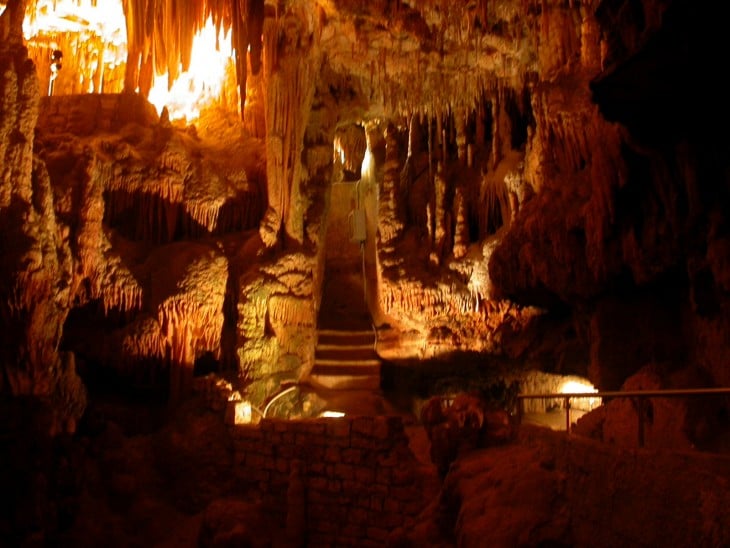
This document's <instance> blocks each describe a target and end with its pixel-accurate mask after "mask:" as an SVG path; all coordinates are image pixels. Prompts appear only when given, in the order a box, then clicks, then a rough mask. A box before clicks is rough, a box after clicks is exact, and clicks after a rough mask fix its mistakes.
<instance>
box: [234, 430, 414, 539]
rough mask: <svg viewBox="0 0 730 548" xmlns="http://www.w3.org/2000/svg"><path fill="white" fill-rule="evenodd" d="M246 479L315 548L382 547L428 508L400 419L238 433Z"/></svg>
mask: <svg viewBox="0 0 730 548" xmlns="http://www.w3.org/2000/svg"><path fill="white" fill-rule="evenodd" d="M230 428H231V431H232V435H233V438H234V448H235V457H236V463H237V464H238V466H237V468H236V469H237V471H238V477H237V478H236V479H237V480H239V481H240V482H242V483H243V484H247V485H249V486H250V487H252V489H253V490H254V491H255V492H257V493H258V494H259V495H260V496H261V499H262V502H263V504H264V506H265V507H266V508H268V509H269V511H270V512H272V513H274V514H275V516H274V517H276V518H277V521H280V522H281V523H286V528H287V534H288V535H290V536H291V538H297V539H301V540H302V541H304V542H306V543H307V545H310V546H335V545H336V546H382V545H383V543H384V541H385V539H386V537H387V536H388V534H389V533H390V531H392V530H393V529H395V528H397V527H399V526H402V525H405V524H410V523H412V522H413V521H414V518H415V516H417V515H418V514H419V513H420V512H421V510H423V508H424V507H425V505H426V503H427V502H428V501H427V500H424V499H425V497H424V496H423V490H422V484H421V480H422V479H423V478H422V477H420V475H419V473H418V470H419V463H418V462H417V459H416V457H415V456H414V454H413V453H412V452H411V450H410V449H409V447H408V438H407V436H406V433H405V430H404V427H403V422H402V420H401V418H400V417H395V416H378V417H343V418H336V419H308V420H295V421H282V420H271V419H264V420H262V421H261V422H260V423H259V424H257V425H238V426H231V427H230Z"/></svg>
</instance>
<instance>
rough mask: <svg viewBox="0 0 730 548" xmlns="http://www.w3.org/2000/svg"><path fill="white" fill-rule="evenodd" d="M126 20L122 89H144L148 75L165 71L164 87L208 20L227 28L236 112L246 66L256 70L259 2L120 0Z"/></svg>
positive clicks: (185, 61)
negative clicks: (236, 94) (233, 63)
mask: <svg viewBox="0 0 730 548" xmlns="http://www.w3.org/2000/svg"><path fill="white" fill-rule="evenodd" d="M123 7H124V13H125V15H126V20H127V48H128V52H129V54H128V60H127V77H126V81H125V88H126V89H129V90H136V89H139V90H140V92H142V93H143V94H144V95H146V94H147V93H148V92H149V89H150V85H151V80H152V77H153V73H156V74H157V75H162V74H168V75H169V80H168V85H169V86H170V87H172V84H173V83H174V81H175V80H176V78H177V76H178V75H179V74H180V72H185V71H187V69H188V67H189V66H190V59H191V52H192V47H193V38H194V36H195V34H196V33H197V32H199V31H200V30H201V29H202V28H203V27H204V26H205V23H206V21H207V20H208V19H211V20H212V22H213V24H214V25H215V27H216V30H217V31H220V30H221V29H222V30H224V31H225V32H229V31H230V32H231V41H232V45H233V50H234V53H235V59H236V76H237V79H238V86H239V92H240V93H239V96H240V98H241V112H243V106H244V103H245V100H246V93H245V90H246V79H247V75H248V65H250V67H251V72H252V73H253V74H254V75H255V74H258V72H259V70H260V68H261V54H262V47H263V45H262V42H261V34H262V29H263V21H264V0H123Z"/></svg>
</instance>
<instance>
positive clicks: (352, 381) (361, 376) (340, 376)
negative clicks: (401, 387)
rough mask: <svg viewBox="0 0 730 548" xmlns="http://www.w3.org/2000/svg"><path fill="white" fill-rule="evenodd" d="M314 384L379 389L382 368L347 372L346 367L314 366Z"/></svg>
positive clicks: (346, 388) (311, 380)
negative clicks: (332, 368) (333, 368)
mask: <svg viewBox="0 0 730 548" xmlns="http://www.w3.org/2000/svg"><path fill="white" fill-rule="evenodd" d="M310 382H311V383H312V384H313V385H316V386H320V387H324V388H329V389H332V390H379V389H380V368H379V367H378V368H376V369H370V370H362V368H358V369H357V370H356V371H351V372H349V373H345V371H344V368H342V367H337V368H335V370H334V371H332V370H331V369H330V368H329V367H328V366H321V367H318V366H317V365H315V366H314V368H313V369H312V374H311V375H310Z"/></svg>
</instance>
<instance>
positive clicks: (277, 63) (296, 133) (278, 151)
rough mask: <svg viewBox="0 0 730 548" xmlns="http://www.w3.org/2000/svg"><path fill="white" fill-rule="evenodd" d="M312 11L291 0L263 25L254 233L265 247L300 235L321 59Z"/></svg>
mask: <svg viewBox="0 0 730 548" xmlns="http://www.w3.org/2000/svg"><path fill="white" fill-rule="evenodd" d="M311 11H312V10H307V9H305V8H304V7H302V6H293V7H291V8H290V9H288V10H287V11H286V12H285V13H284V14H282V15H281V16H279V17H278V18H275V19H274V18H267V19H266V21H265V22H264V25H263V32H264V41H265V44H266V47H265V48H264V51H265V52H266V55H265V57H264V87H265V89H266V96H265V99H264V101H265V104H264V112H265V119H266V160H267V161H266V175H267V184H268V193H267V194H268V207H267V211H266V214H265V216H264V219H263V220H262V223H261V226H260V229H259V234H260V235H261V238H262V240H263V241H264V243H265V244H266V245H267V246H268V247H271V246H273V245H274V244H275V243H276V242H277V241H279V240H282V239H283V240H284V242H286V241H293V242H298V243H302V242H303V241H304V224H303V218H304V200H303V196H302V192H301V188H300V186H301V179H302V176H303V173H302V160H301V157H302V151H303V147H304V133H305V130H306V128H307V124H308V119H309V114H310V111H311V106H312V101H313V98H314V92H315V84H316V78H317V76H318V73H319V68H320V65H321V52H320V50H319V47H318V32H317V31H318V22H319V19H318V18H317V17H316V15H315V14H313V13H311ZM282 229H283V231H284V234H283V235H282V234H281V231H282Z"/></svg>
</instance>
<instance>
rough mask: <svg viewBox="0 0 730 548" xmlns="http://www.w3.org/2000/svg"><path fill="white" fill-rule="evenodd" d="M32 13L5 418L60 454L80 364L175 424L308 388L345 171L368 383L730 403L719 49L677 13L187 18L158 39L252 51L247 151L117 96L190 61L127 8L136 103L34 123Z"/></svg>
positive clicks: (729, 276) (80, 403)
mask: <svg viewBox="0 0 730 548" xmlns="http://www.w3.org/2000/svg"><path fill="white" fill-rule="evenodd" d="M27 3H30V2H24V1H18V0H13V1H10V2H8V3H7V5H6V9H5V11H4V13H3V14H2V15H1V16H0V68H1V69H2V70H0V92H1V93H0V96H1V97H2V103H0V158H1V159H2V165H1V166H0V169H1V170H2V178H1V179H0V256H2V265H1V266H0V281H1V282H2V283H1V285H0V292H1V294H0V311H1V312H0V322H2V323H1V324H0V333H1V334H0V337H1V338H2V345H0V369H1V370H2V375H1V376H0V393H2V394H3V395H11V396H14V397H18V398H30V399H31V400H33V401H37V402H39V403H41V404H42V405H43V406H44V408H46V409H47V410H48V413H49V417H50V418H49V420H50V423H49V428H50V429H51V430H54V431H61V430H73V428H74V423H75V421H76V420H78V418H79V417H80V415H81V413H82V412H83V409H84V402H85V397H86V395H85V388H84V384H83V383H82V382H81V380H80V378H79V376H78V374H77V369H80V368H81V367H82V365H81V362H83V367H84V368H86V370H87V373H88V370H90V369H93V368H107V369H111V370H113V371H115V372H116V373H117V374H120V375H124V376H126V377H127V378H132V379H136V382H139V383H141V384H150V383H154V382H157V381H156V380H155V379H158V378H159V377H160V376H161V375H163V376H165V378H167V376H168V375H169V385H168V390H169V392H170V394H171V395H172V396H173V397H176V396H178V395H180V394H182V393H184V392H185V390H186V389H187V388H188V387H189V385H190V381H191V378H192V375H193V370H194V368H195V367H197V366H200V364H201V363H203V362H204V361H205V360H209V361H211V362H213V363H216V364H218V365H217V367H218V368H219V369H220V370H221V371H227V372H229V373H231V372H232V373H233V375H234V376H236V377H237V378H238V379H239V382H240V383H241V388H242V390H245V391H247V392H248V393H249V394H250V396H251V398H252V399H253V401H254V402H262V401H264V400H265V399H266V397H268V396H269V395H271V394H272V393H273V392H275V391H276V390H278V388H279V384H280V382H281V381H282V380H287V379H297V380H306V378H307V375H308V373H309V371H310V370H311V367H312V360H313V354H314V348H315V345H316V326H317V313H318V309H319V304H320V300H321V290H322V286H323V277H324V275H325V263H326V252H325V251H326V250H325V242H326V231H327V225H328V219H329V218H330V213H331V212H330V207H331V200H330V186H331V183H332V181H333V180H336V179H337V177H338V174H340V172H341V171H342V170H343V169H345V170H349V171H352V170H354V169H357V167H358V166H357V165H354V163H353V160H352V158H353V157H357V158H362V157H363V156H367V157H368V158H370V159H371V160H370V165H369V168H368V169H367V170H365V169H363V173H362V174H361V175H362V178H361V188H362V193H363V194H362V196H363V200H364V204H365V208H366V211H367V213H368V234H369V235H370V237H369V239H368V243H367V246H366V255H367V257H366V259H367V261H366V262H367V265H368V272H369V274H368V275H369V276H370V277H371V279H372V280H373V281H374V283H373V284H372V285H371V292H372V299H371V312H372V315H373V320H374V323H375V325H376V327H377V329H378V332H379V333H380V335H381V343H379V352H380V354H381V355H382V356H383V357H385V358H388V359H392V360H399V359H404V360H416V361H417V360H419V359H425V358H433V357H438V356H439V355H441V353H446V352H453V351H467V350H468V351H477V352H479V353H481V354H483V355H485V356H497V357H500V358H502V359H506V360H508V361H509V363H511V364H512V366H513V367H514V368H519V367H537V368H539V369H542V370H546V371H550V372H558V373H565V374H580V375H585V376H588V377H589V378H590V379H591V381H592V382H593V383H594V384H595V385H596V386H597V387H599V388H603V389H617V388H619V387H620V386H621V385H622V384H623V383H624V381H625V380H626V379H627V378H628V377H630V376H631V375H632V374H634V373H635V372H637V371H638V370H640V369H641V368H643V367H646V366H651V367H652V368H653V370H655V371H659V372H661V373H662V375H663V377H662V378H663V379H665V380H664V381H663V382H664V385H665V386H671V384H672V382H673V381H672V379H680V378H681V379H684V380H685V381H687V382H689V381H688V380H687V379H693V381H692V382H694V383H696V384H699V385H717V386H727V385H728V384H730V370H729V369H728V368H727V365H726V359H727V356H728V349H729V348H730V339H729V338H728V336H727V333H728V328H729V327H730V325H729V321H730V315H729V314H728V304H729V302H728V291H729V290H730V263H729V262H728V257H730V253H729V252H730V237H729V233H728V230H727V223H728V219H727V215H728V181H729V178H728V174H729V173H728V164H727V162H728V160H727V159H728V138H727V135H726V132H725V131H724V128H725V127H726V122H727V119H728V112H727V104H726V102H724V101H722V100H721V89H722V87H721V84H720V83H719V78H720V76H719V71H717V70H715V71H704V70H703V69H702V68H701V67H703V66H705V63H706V62H707V60H708V59H710V60H714V58H715V57H716V56H717V55H718V54H717V53H716V52H717V51H719V50H720V46H721V44H720V42H721V40H720V36H721V34H720V33H719V30H720V29H718V28H716V27H718V26H719V23H718V22H715V21H712V19H713V17H712V16H711V15H710V14H705V13H702V12H701V10H700V8H699V7H697V6H695V5H694V4H693V3H692V2H690V1H689V0H666V1H659V0H642V1H629V0H626V1H622V0H603V1H599V0H586V1H582V2H581V1H562V0H561V1H557V0H542V1H531V0H489V1H487V0H481V1H479V2H440V1H436V0H429V1H424V2H407V1H386V0H380V1H375V2H370V1H368V2H365V1H355V0H334V1H321V2H303V1H296V0H288V1H284V2H278V3H269V2H260V1H252V2H248V3H246V5H247V8H246V11H245V13H239V12H237V11H236V10H237V9H238V8H236V7H231V5H229V4H228V3H226V2H207V3H203V2H196V3H189V4H186V5H189V6H195V10H193V8H192V7H190V8H189V9H190V10H193V11H194V12H195V13H193V12H190V13H188V12H185V16H184V17H182V16H181V17H180V18H178V19H176V21H177V22H176V23H175V24H176V25H179V26H180V27H181V28H182V27H183V26H185V25H186V24H188V26H189V27H190V28H194V26H195V24H197V23H195V21H197V19H196V17H200V16H201V14H203V13H207V12H206V10H208V11H213V12H216V11H215V10H219V11H217V12H216V13H219V14H220V19H219V20H220V24H221V25H229V26H231V27H232V28H234V29H237V30H235V33H234V38H233V40H234V42H235V43H236V44H238V45H239V48H240V49H239V50H238V51H246V49H249V48H250V54H249V56H248V59H246V55H242V56H239V57H238V58H237V59H236V63H237V68H238V84H239V86H241V89H243V90H246V89H248V90H250V91H251V93H250V96H248V97H246V94H244V93H242V94H241V96H242V103H244V105H243V108H244V111H245V114H244V116H243V120H244V129H242V130H237V129H236V127H237V126H236V125H235V124H234V123H233V122H230V123H227V122H226V120H225V118H222V119H218V120H211V119H207V122H206V123H205V124H203V123H198V124H197V125H196V126H194V127H193V126H191V127H187V128H181V127H179V126H175V125H173V124H170V123H169V121H167V120H166V119H165V118H164V116H162V117H159V116H158V115H157V113H156V112H155V111H154V108H152V107H151V105H149V104H148V103H146V101H145V100H144V99H143V97H141V96H140V95H138V94H137V93H134V92H132V91H130V90H133V89H137V88H139V89H140V90H142V92H144V90H145V89H148V88H149V78H150V71H151V70H152V68H151V62H152V61H151V60H150V59H147V58H145V57H144V55H145V54H148V53H149V52H150V51H152V50H154V51H162V50H161V49H160V48H163V49H164V50H165V52H166V55H167V57H166V59H167V60H166V61H165V60H160V59H157V60H156V61H155V62H156V63H157V66H156V67H155V68H160V67H162V68H164V66H167V65H169V66H172V65H174V64H175V62H176V59H177V57H176V55H179V56H180V57H181V58H182V59H183V63H184V58H185V52H186V47H188V46H186V45H185V44H186V40H187V39H188V34H190V32H191V31H190V30H186V31H185V32H184V33H182V34H178V35H176V36H178V37H179V40H178V41H177V42H175V43H173V42H171V41H169V40H168V43H167V44H165V39H164V37H163V36H161V35H159V34H154V33H155V32H158V33H159V32H161V31H160V29H154V28H152V29H150V28H149V27H145V26H144V25H141V24H138V23H134V21H139V20H141V19H140V18H143V17H144V14H140V13H139V12H138V10H140V9H142V8H141V7H140V6H142V5H143V4H142V3H136V2H127V3H125V6H126V9H127V15H128V22H127V28H128V34H129V51H130V56H129V58H128V65H127V69H126V74H125V86H124V87H125V89H126V91H125V92H123V93H120V94H104V95H86V96H81V95H73V96H58V97H51V98H46V97H41V96H42V95H44V93H43V92H42V91H41V89H42V86H40V85H39V78H38V75H37V73H36V69H35V66H34V64H33V63H32V62H31V61H30V56H29V53H28V51H27V49H26V47H25V44H24V42H23V37H22V18H23V14H24V13H25V8H26V4H27ZM233 4H235V5H236V6H238V4H237V3H233ZM186 9H188V8H186ZM135 10H137V11H135ZM196 13H197V14H198V15H196ZM186 17H187V19H186ZM708 19H710V20H709V21H708ZM130 20H131V21H132V23H130ZM186 21H187V22H188V23H186ZM141 28H144V29H145V31H144V33H142V32H141V30H140V29H141ZM185 28H188V27H185ZM145 33H147V34H145ZM150 33H151V34H150ZM256 36H261V38H262V39H261V43H259V41H258V40H257V39H252V38H251V37H256ZM150 44H152V46H150ZM165 45H166V46H167V47H166V49H165ZM242 45H245V46H246V47H243V46H242ZM155 48H157V49H155ZM157 55H158V56H161V54H160V53H158V54H157ZM247 82H248V84H247ZM221 116H223V115H221ZM353 126H357V127H358V128H359V129H358V130H357V131H354V132H353V131H350V133H347V131H346V130H347V128H348V127H349V128H352V127H353ZM338 132H339V133H338ZM348 135H350V136H349V137H348ZM336 136H338V142H339V143H340V146H341V148H342V150H343V151H344V155H345V163H346V164H347V163H348V162H349V164H348V165H345V166H341V165H339V164H338V162H337V161H334V160H333V141H334V140H335V137H336ZM348 158H350V160H348ZM353 166H354V167H353ZM332 216H333V217H334V215H332ZM453 367H458V365H454V366H453ZM678 371H691V373H692V374H686V375H677V374H675V373H677V372H678ZM165 382H166V383H167V382H168V381H165Z"/></svg>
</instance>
